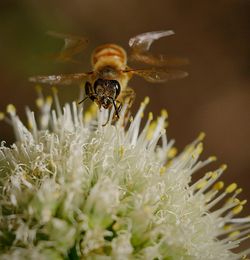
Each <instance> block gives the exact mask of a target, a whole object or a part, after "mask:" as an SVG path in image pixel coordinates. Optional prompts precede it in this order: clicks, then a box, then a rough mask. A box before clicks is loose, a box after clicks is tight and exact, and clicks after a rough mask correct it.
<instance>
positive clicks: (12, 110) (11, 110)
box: [6, 104, 16, 114]
mask: <svg viewBox="0 0 250 260" xmlns="http://www.w3.org/2000/svg"><path fill="white" fill-rule="evenodd" d="M6 111H7V113H9V114H15V113H16V107H15V106H14V105H13V104H9V105H8V106H7V108H6Z"/></svg>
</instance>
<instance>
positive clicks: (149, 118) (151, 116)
mask: <svg viewBox="0 0 250 260" xmlns="http://www.w3.org/2000/svg"><path fill="white" fill-rule="evenodd" d="M148 120H149V121H152V120H153V113H152V112H149V114H148Z"/></svg>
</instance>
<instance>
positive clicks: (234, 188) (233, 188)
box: [225, 183, 237, 193]
mask: <svg viewBox="0 0 250 260" xmlns="http://www.w3.org/2000/svg"><path fill="white" fill-rule="evenodd" d="M236 189H237V184H236V183H232V184H230V185H229V186H228V187H227V188H226V190H225V192H226V193H232V192H233V191H235V190H236Z"/></svg>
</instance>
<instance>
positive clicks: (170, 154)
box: [167, 147, 178, 159]
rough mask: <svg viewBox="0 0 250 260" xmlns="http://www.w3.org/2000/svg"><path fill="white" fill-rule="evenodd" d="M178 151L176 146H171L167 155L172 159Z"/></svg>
mask: <svg viewBox="0 0 250 260" xmlns="http://www.w3.org/2000/svg"><path fill="white" fill-rule="evenodd" d="M177 152H178V150H177V148H176V147H171V148H170V149H169V151H168V153H167V157H168V158H169V159H172V158H174V157H175V156H176V154H177Z"/></svg>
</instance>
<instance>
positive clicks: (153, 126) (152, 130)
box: [146, 121, 157, 140]
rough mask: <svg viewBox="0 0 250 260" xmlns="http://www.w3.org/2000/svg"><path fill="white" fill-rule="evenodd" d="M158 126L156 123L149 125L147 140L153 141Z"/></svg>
mask: <svg viewBox="0 0 250 260" xmlns="http://www.w3.org/2000/svg"><path fill="white" fill-rule="evenodd" d="M156 125H157V123H156V121H152V122H151V124H150V125H149V128H148V132H147V136H146V138H147V140H151V139H152V137H153V134H154V130H155V128H156Z"/></svg>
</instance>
